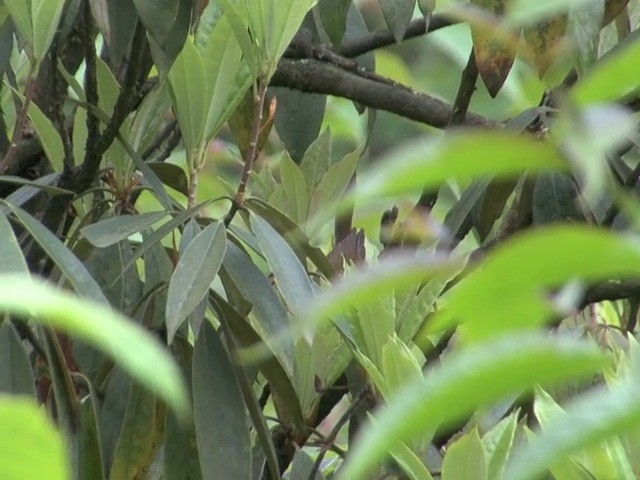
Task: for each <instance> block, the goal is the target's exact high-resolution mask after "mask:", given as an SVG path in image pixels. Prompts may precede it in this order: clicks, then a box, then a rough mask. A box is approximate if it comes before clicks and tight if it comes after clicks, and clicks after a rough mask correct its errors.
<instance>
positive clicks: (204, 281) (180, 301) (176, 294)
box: [166, 222, 227, 343]
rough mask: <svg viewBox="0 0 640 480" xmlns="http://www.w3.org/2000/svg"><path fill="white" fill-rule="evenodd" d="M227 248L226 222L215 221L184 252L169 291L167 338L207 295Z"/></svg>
mask: <svg viewBox="0 0 640 480" xmlns="http://www.w3.org/2000/svg"><path fill="white" fill-rule="evenodd" d="M226 248H227V234H226V230H225V228H224V225H223V224H222V223H220V222H215V223H212V224H211V225H209V226H208V227H207V228H205V229H204V230H202V232H200V233H199V234H198V235H196V237H195V238H194V239H193V240H192V241H191V243H189V245H188V246H187V248H186V250H185V251H184V253H183V254H182V255H181V257H180V260H179V262H178V265H176V269H175V271H174V272H173V275H172V276H171V280H170V281H169V290H168V292H167V308H166V322H167V341H168V342H169V343H171V341H172V340H173V337H174V335H175V333H176V331H177V330H178V327H179V326H180V324H181V323H182V321H183V320H184V319H185V318H187V316H188V315H189V314H190V313H191V312H193V310H194V309H195V308H196V307H197V306H198V304H199V303H200V302H201V301H202V299H203V298H204V297H205V295H206V294H207V292H208V291H209V287H210V286H211V282H213V279H214V278H215V276H216V275H217V273H218V269H219V268H220V265H221V264H222V259H223V258H224V253H225V251H226Z"/></svg>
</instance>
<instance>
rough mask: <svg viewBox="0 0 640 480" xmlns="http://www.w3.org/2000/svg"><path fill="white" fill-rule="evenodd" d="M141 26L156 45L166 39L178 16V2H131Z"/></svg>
mask: <svg viewBox="0 0 640 480" xmlns="http://www.w3.org/2000/svg"><path fill="white" fill-rule="evenodd" d="M133 3H135V5H136V9H137V10H138V15H140V20H142V24H143V25H144V26H145V28H146V29H147V30H148V31H149V33H150V34H151V35H153V38H154V39H155V41H156V42H158V44H160V45H162V44H163V43H164V41H165V40H166V39H167V36H168V35H169V32H170V31H171V27H172V26H173V24H174V22H175V21H176V17H177V16H178V5H179V4H180V1H179V0H133Z"/></svg>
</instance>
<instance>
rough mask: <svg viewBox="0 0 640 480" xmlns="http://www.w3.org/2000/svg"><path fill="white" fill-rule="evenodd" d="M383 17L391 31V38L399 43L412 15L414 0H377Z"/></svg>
mask: <svg viewBox="0 0 640 480" xmlns="http://www.w3.org/2000/svg"><path fill="white" fill-rule="evenodd" d="M379 2H380V6H381V7H382V13H383V14H384V19H385V21H386V22H387V25H388V26H389V29H390V30H391V31H392V32H393V38H394V39H395V41H396V42H398V43H400V42H401V41H402V39H403V38H404V32H405V31H406V30H407V26H408V25H409V22H410V21H411V17H412V16H413V10H414V8H415V6H416V0H379Z"/></svg>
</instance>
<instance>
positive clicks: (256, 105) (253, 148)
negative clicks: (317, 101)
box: [224, 78, 269, 226]
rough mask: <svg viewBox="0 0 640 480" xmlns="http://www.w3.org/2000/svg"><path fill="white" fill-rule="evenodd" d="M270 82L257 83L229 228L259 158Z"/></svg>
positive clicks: (227, 220)
mask: <svg viewBox="0 0 640 480" xmlns="http://www.w3.org/2000/svg"><path fill="white" fill-rule="evenodd" d="M268 86H269V82H268V81H266V80H264V79H262V78H260V79H258V82H257V88H256V89H255V92H254V97H253V115H252V118H253V124H252V126H251V137H250V138H249V148H248V150H247V156H246V158H245V160H244V168H243V170H242V177H241V178H240V185H238V191H237V192H236V196H235V198H234V199H233V203H232V204H231V208H230V209H229V213H227V216H226V217H225V219H224V224H225V225H226V226H229V224H230V223H231V221H232V220H233V217H234V216H235V214H236V212H237V211H238V210H239V209H240V207H241V206H242V204H243V203H244V197H245V194H246V192H247V186H248V184H249V175H250V174H251V170H252V169H253V163H254V161H255V159H256V157H257V156H258V153H259V151H258V142H259V137H260V127H262V120H263V118H262V117H263V111H264V102H265V99H266V97H267V87H268Z"/></svg>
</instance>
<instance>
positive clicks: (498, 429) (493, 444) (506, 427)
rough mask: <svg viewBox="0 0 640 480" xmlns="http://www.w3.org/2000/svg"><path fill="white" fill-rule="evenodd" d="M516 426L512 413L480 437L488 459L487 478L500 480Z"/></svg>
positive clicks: (516, 420)
mask: <svg viewBox="0 0 640 480" xmlns="http://www.w3.org/2000/svg"><path fill="white" fill-rule="evenodd" d="M517 426H518V415H517V413H516V412H514V413H512V414H511V415H509V416H508V417H507V418H505V419H503V420H501V421H500V422H499V423H498V424H497V425H496V426H494V427H493V428H492V429H491V430H489V431H488V432H487V433H486V434H485V435H484V436H483V437H482V443H483V444H484V447H485V450H486V452H487V459H488V466H487V472H488V473H487V478H502V474H503V472H504V466H505V465H506V463H507V459H508V458H509V455H510V453H511V447H512V446H513V440H514V437H515V432H516V427H517Z"/></svg>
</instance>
